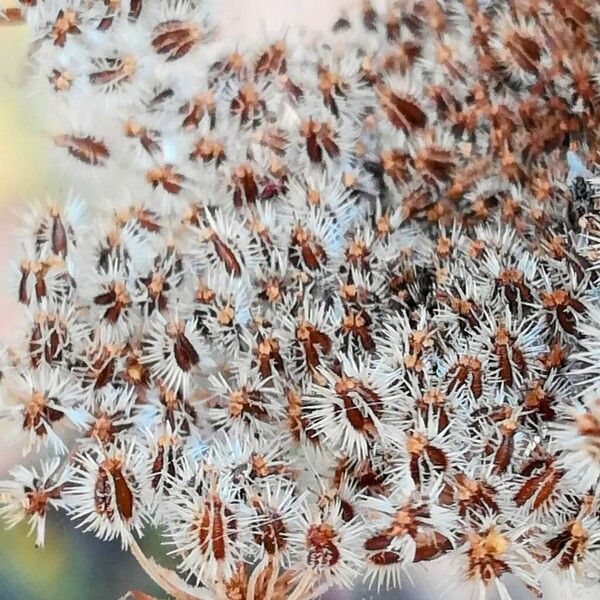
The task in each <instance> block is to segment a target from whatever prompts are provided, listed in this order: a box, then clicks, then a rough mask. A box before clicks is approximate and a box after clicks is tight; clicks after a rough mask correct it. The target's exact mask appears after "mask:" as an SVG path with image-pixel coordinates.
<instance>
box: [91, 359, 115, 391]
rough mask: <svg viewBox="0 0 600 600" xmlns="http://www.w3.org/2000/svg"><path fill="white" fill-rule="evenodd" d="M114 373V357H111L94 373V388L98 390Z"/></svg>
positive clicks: (110, 379) (106, 383)
mask: <svg viewBox="0 0 600 600" xmlns="http://www.w3.org/2000/svg"><path fill="white" fill-rule="evenodd" d="M114 373H115V359H114V358H111V359H110V360H109V361H108V362H107V363H106V364H105V365H104V366H103V367H102V369H101V370H100V371H98V372H96V373H95V377H94V379H95V381H94V389H95V390H99V389H101V388H103V387H104V386H105V385H108V384H109V383H110V382H111V381H112V378H113V376H114Z"/></svg>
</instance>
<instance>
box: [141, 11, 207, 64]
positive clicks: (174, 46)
mask: <svg viewBox="0 0 600 600" xmlns="http://www.w3.org/2000/svg"><path fill="white" fill-rule="evenodd" d="M152 34H153V37H152V47H153V48H154V50H155V51H156V53H157V54H166V55H167V60H177V59H178V58H181V57H183V56H185V55H186V54H187V53H188V52H190V50H192V49H193V48H194V46H195V45H196V44H197V43H198V41H199V40H200V37H201V33H200V30H199V29H198V27H197V25H196V24H195V23H186V22H185V21H177V20H172V21H165V22H164V23H160V24H159V25H157V26H156V27H155V28H154V30H153V32H152Z"/></svg>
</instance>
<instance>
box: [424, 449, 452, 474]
mask: <svg viewBox="0 0 600 600" xmlns="http://www.w3.org/2000/svg"><path fill="white" fill-rule="evenodd" d="M425 453H426V454H427V456H428V457H429V460H430V461H431V463H432V464H433V465H434V466H436V467H441V468H442V469H443V470H446V469H447V468H448V458H447V457H446V454H445V453H444V451H443V450H440V449H439V448H436V447H435V446H432V445H431V444H427V446H425Z"/></svg>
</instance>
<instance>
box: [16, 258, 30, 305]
mask: <svg viewBox="0 0 600 600" xmlns="http://www.w3.org/2000/svg"><path fill="white" fill-rule="evenodd" d="M20 270H21V278H20V280H19V302H20V303H21V304H29V293H28V292H27V280H28V279H29V273H30V272H31V265H30V263H29V262H28V261H25V262H23V263H22V264H21V267H20Z"/></svg>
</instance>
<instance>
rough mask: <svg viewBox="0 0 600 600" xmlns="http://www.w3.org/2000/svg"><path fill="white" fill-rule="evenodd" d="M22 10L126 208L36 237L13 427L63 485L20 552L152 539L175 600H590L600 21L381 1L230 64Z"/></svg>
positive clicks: (596, 526) (166, 7)
mask: <svg viewBox="0 0 600 600" xmlns="http://www.w3.org/2000/svg"><path fill="white" fill-rule="evenodd" d="M21 5H22V7H21V11H22V13H23V15H24V17H25V18H26V20H27V22H28V24H29V26H30V27H31V29H32V31H33V33H34V41H33V42H32V44H31V50H30V65H31V73H30V79H31V85H32V86H34V85H38V86H42V87H43V86H45V87H46V88H47V89H48V90H49V92H50V100H49V110H51V111H52V112H53V114H55V115H56V117H57V118H56V122H57V123H58V127H59V128H60V130H59V131H57V133H56V134H55V135H54V138H53V139H54V142H55V145H56V147H57V152H59V153H60V154H61V156H62V158H63V160H64V161H65V162H64V164H67V166H68V177H69V181H70V182H71V183H72V185H73V186H74V188H75V191H76V192H77V189H78V186H79V185H80V184H81V182H85V183H86V184H87V185H88V186H89V183H90V182H92V185H93V187H94V188H95V190H97V191H98V192H99V194H100V195H102V194H106V195H105V197H104V202H103V203H102V206H96V207H95V209H94V211H93V220H91V219H90V217H89V216H88V217H87V219H84V218H83V212H82V208H83V203H82V202H80V201H77V200H71V201H70V202H68V203H67V204H66V205H65V206H64V207H62V208H59V207H58V206H57V205H52V206H49V207H47V208H44V209H41V210H39V211H37V212H35V213H32V214H31V215H29V220H28V224H27V233H26V235H25V236H24V241H23V248H24V259H23V262H22V263H21V264H20V267H19V269H18V271H19V272H18V276H17V277H16V282H15V288H16V289H15V294H16V296H17V297H18V300H19V302H20V303H21V304H22V305H23V306H24V307H26V312H27V318H28V325H27V329H26V333H25V334H24V336H23V344H22V345H21V346H20V347H19V348H17V349H12V350H10V351H7V353H6V355H5V359H4V364H3V368H2V372H3V385H4V389H5V396H6V398H7V399H8V398H10V397H12V398H13V399H14V400H16V403H13V404H11V403H10V402H9V401H7V402H6V403H5V405H6V407H7V408H6V409H5V411H4V414H5V416H7V417H10V418H14V419H15V420H16V422H17V423H18V424H19V426H20V427H22V429H23V431H24V433H25V436H26V447H27V449H33V450H35V451H36V452H37V453H38V454H39V455H40V456H41V457H42V458H43V460H44V461H45V462H42V463H41V466H36V467H35V468H26V467H24V466H23V467H18V468H16V469H15V470H14V471H13V473H12V477H13V478H12V480H11V481H9V482H2V483H0V492H1V493H2V494H3V500H4V501H5V505H4V507H3V508H2V509H1V511H2V513H3V514H4V516H5V517H6V519H7V521H8V523H9V524H14V523H17V522H19V521H20V520H22V519H24V518H25V519H28V520H29V522H30V523H31V526H32V528H33V529H35V530H36V538H37V543H38V544H42V543H43V541H44V522H45V518H46V515H47V513H48V512H49V511H50V510H51V509H58V510H63V511H66V512H67V513H68V514H69V515H71V516H72V518H73V519H74V520H75V521H76V522H77V524H78V525H79V526H80V527H83V528H85V529H86V530H90V531H92V532H94V533H95V534H96V535H97V536H99V537H101V538H104V539H113V538H119V539H120V540H121V542H122V544H123V546H124V547H128V546H132V545H135V536H138V535H141V534H142V532H143V530H144V528H147V527H155V528H158V529H159V530H160V531H161V532H162V534H163V535H164V539H165V543H166V544H168V546H169V547H170V549H171V551H172V553H173V555H174V556H175V557H176V558H177V560H178V563H179V566H178V568H179V570H180V574H181V578H180V579H178V578H176V577H175V576H174V575H173V576H166V575H165V576H164V577H165V580H168V581H170V582H171V583H170V584H168V585H167V584H165V589H167V591H172V590H173V589H175V590H176V591H175V594H180V597H185V598H204V599H219V600H223V599H230V600H237V599H244V598H247V599H248V600H252V599H257V600H258V599H265V600H275V599H278V600H283V599H285V598H288V599H291V600H307V599H309V598H315V597H317V596H318V595H319V594H320V593H322V591H323V590H324V589H327V588H328V587H330V586H345V587H351V586H353V585H355V584H356V583H357V582H360V581H361V580H363V579H364V580H366V581H368V582H369V583H371V584H372V585H374V586H375V587H377V588H379V587H381V586H387V587H397V586H399V585H400V583H401V579H402V578H403V576H404V575H403V574H404V573H406V572H408V573H410V569H411V568H413V565H415V564H417V563H423V562H425V561H431V560H433V559H436V558H438V557H441V556H443V555H449V556H451V557H453V559H454V560H455V561H456V564H457V569H458V571H457V573H460V574H459V575H457V581H458V582H459V583H460V585H465V586H466V591H465V594H466V596H467V597H468V595H469V594H472V595H474V596H475V597H477V598H484V597H486V595H487V594H488V592H490V593H492V592H493V591H494V590H495V589H498V590H499V591H500V594H501V596H502V598H508V592H507V590H506V588H505V586H504V584H503V583H502V582H503V580H504V578H505V576H507V575H509V574H512V575H513V576H516V577H517V578H518V579H519V580H520V581H521V582H522V583H523V584H524V585H525V586H527V587H528V588H529V589H530V590H532V591H533V592H534V593H537V594H538V595H539V594H541V591H540V590H541V587H540V578H541V576H542V575H543V574H544V573H545V572H547V571H551V572H554V573H556V574H559V575H560V576H561V577H563V578H564V579H565V580H572V581H573V582H574V583H586V582H587V583H590V584H595V583H597V582H598V580H599V579H600V521H599V517H600V400H599V398H600V389H599V387H598V384H599V383H600V310H599V304H598V295H599V292H598V277H599V275H598V269H599V268H600V211H598V210H597V207H596V200H595V198H594V193H595V186H596V185H597V183H596V182H595V180H594V168H595V167H594V166H593V164H592V163H593V161H594V158H595V157H596V155H597V153H598V151H599V150H600V137H599V134H600V127H599V122H598V119H599V114H600V113H599V112H598V110H599V108H600V96H599V85H600V84H599V82H598V79H597V77H596V75H597V74H598V73H600V54H599V52H600V33H599V32H600V5H598V4H597V3H595V2H594V1H593V0H589V1H586V0H510V1H509V0H502V1H498V2H487V3H484V2H476V1H474V0H464V1H459V0H401V1H398V2H394V3H391V4H390V5H389V6H388V7H387V8H386V9H385V10H384V11H382V12H378V11H377V10H375V8H374V7H373V6H372V5H371V4H370V3H369V2H368V1H367V2H364V3H363V6H362V8H361V9H359V10H358V11H357V12H356V14H354V13H349V14H348V15H347V16H346V15H344V16H342V17H341V18H340V19H339V20H338V21H337V22H336V23H335V24H334V26H333V32H332V34H331V36H330V39H329V40H327V41H328V44H321V45H314V44H313V45H307V44H306V43H305V42H303V41H302V38H300V37H295V34H286V36H284V37H282V38H280V39H275V40H269V41H268V42H266V43H265V44H263V45H258V46H256V45H252V44H245V42H244V41H240V42H239V43H238V44H236V45H232V46H231V48H228V47H227V44H226V43H223V42H220V41H219V36H218V35H217V33H216V30H215V18H214V14H213V12H214V11H213V7H211V6H210V4H207V3H206V2H201V1H194V0H186V1H178V2H174V1H166V2H158V1H157V2H152V1H148V0H144V1H142V0H130V1H125V0H104V1H102V2H100V1H98V2H88V1H86V0H69V1H64V0H61V1H59V0H45V1H43V0H37V1H36V0H27V1H25V0H21ZM12 18H13V19H14V15H13V16H12ZM586 165H587V166H586ZM107 190H111V191H110V193H108V192H107ZM113 190H120V191H113ZM87 212H88V213H89V212H92V211H91V210H90V209H88V211H87ZM183 580H185V582H186V583H185V584H184V583H183ZM163 583H164V582H163ZM184 594H185V595H184Z"/></svg>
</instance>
